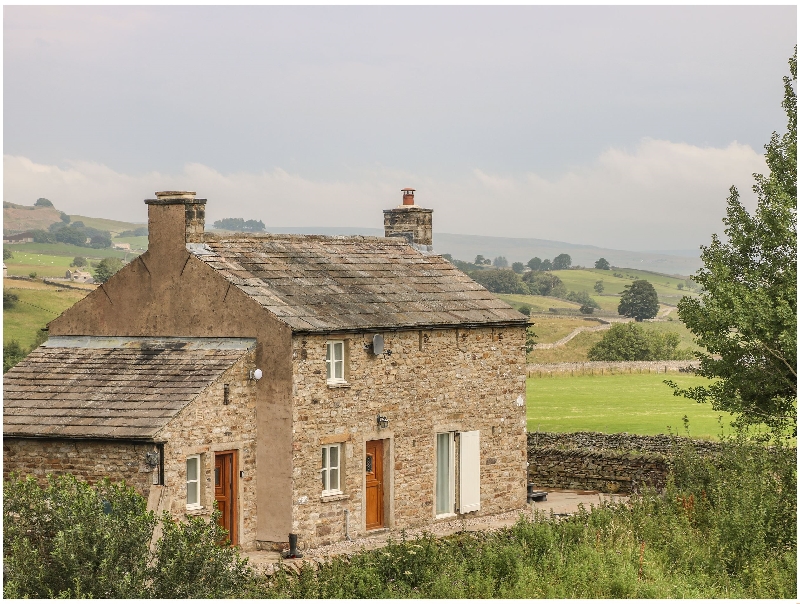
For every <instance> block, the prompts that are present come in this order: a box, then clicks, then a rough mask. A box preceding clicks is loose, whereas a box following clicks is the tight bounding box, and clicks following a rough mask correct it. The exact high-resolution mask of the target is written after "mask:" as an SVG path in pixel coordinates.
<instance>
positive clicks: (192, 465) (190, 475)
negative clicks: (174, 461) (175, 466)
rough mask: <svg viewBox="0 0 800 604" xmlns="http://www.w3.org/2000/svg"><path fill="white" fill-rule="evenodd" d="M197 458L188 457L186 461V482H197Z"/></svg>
mask: <svg viewBox="0 0 800 604" xmlns="http://www.w3.org/2000/svg"><path fill="white" fill-rule="evenodd" d="M199 461H200V459H199V458H197V457H190V458H189V459H187V460H186V480H197V479H198V478H199V476H198V474H199V465H200V464H199V463H198V462H199Z"/></svg>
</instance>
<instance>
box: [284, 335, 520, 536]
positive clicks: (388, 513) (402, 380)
mask: <svg viewBox="0 0 800 604" xmlns="http://www.w3.org/2000/svg"><path fill="white" fill-rule="evenodd" d="M372 335H373V334H372V333H369V334H358V335H352V334H351V335H342V336H339V337H335V336H329V337H327V338H326V337H323V336H299V335H298V336H295V337H294V339H293V349H292V358H293V363H294V380H295V384H294V391H295V396H294V401H295V404H294V412H293V418H292V419H293V425H294V428H293V438H294V444H293V452H294V458H293V471H292V478H293V491H292V494H293V531H294V532H296V533H298V534H299V535H300V543H301V546H302V547H313V546H317V545H322V544H326V543H330V542H333V541H338V540H341V539H343V538H344V536H345V511H347V512H348V515H349V520H348V523H349V525H348V528H347V530H348V534H349V535H350V536H351V537H354V536H357V535H362V534H364V533H365V532H366V529H365V518H364V513H365V503H364V472H363V468H364V460H365V447H366V442H367V441H370V440H383V441H384V457H385V460H384V484H385V489H384V500H385V505H384V524H385V526H387V527H395V528H403V527H415V526H421V525H425V524H429V523H432V522H435V520H436V519H435V461H436V460H435V439H436V434H437V433H440V432H448V431H455V432H462V431H471V430H479V431H480V481H481V507H480V510H479V511H477V512H473V514H476V515H483V514H495V513H498V512H502V511H506V510H511V509H517V508H520V507H522V506H523V505H524V504H525V463H526V461H525V406H524V404H522V405H519V404H518V401H519V402H520V403H522V402H523V401H524V395H525V351H524V343H525V339H524V338H525V336H524V329H523V328H505V329H497V328H496V329H491V328H478V329H446V330H436V331H401V332H393V333H392V332H385V333H384V337H385V345H384V348H385V349H386V350H391V355H388V354H384V355H379V356H376V355H374V354H373V353H372V350H371V348H370V344H371V342H372ZM339 338H342V339H345V341H346V342H347V350H348V353H347V355H346V357H345V361H346V365H347V367H348V370H347V371H346V374H345V376H346V379H347V384H345V385H339V386H329V385H328V384H327V383H326V379H325V378H326V371H325V345H326V341H327V340H329V339H339ZM379 414H380V415H385V416H386V417H387V418H388V420H389V426H388V428H385V429H379V428H378V426H377V424H376V417H377V416H378V415H379ZM331 442H341V443H343V449H344V470H343V479H344V482H343V488H342V490H343V494H342V495H340V496H336V497H331V498H326V499H323V498H322V497H321V492H322V487H321V481H320V473H319V470H320V467H321V446H322V445H323V444H326V443H331ZM457 492H458V490H457V489H456V494H457ZM456 506H458V501H457V500H456Z"/></svg>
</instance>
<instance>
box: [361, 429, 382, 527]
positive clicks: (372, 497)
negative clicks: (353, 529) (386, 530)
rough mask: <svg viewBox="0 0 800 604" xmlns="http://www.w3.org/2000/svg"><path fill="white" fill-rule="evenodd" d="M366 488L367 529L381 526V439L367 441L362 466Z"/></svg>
mask: <svg viewBox="0 0 800 604" xmlns="http://www.w3.org/2000/svg"><path fill="white" fill-rule="evenodd" d="M364 472H365V476H366V489H367V530H371V529H376V528H382V527H383V441H382V440H370V441H368V442H367V455H366V461H365V468H364Z"/></svg>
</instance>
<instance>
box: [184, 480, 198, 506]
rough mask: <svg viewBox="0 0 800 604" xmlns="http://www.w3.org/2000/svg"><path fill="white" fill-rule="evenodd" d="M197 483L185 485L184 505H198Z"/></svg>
mask: <svg viewBox="0 0 800 604" xmlns="http://www.w3.org/2000/svg"><path fill="white" fill-rule="evenodd" d="M197 486H198V485H197V482H187V483H186V503H187V504H190V505H191V504H194V503H200V499H199V497H198V496H197Z"/></svg>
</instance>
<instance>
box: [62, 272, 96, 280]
mask: <svg viewBox="0 0 800 604" xmlns="http://www.w3.org/2000/svg"><path fill="white" fill-rule="evenodd" d="M64 277H65V278H67V279H69V280H70V281H76V282H78V283H94V277H92V274H91V273H89V272H87V271H80V270H74V271H70V270H68V271H67V273H66V274H65V275H64Z"/></svg>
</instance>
